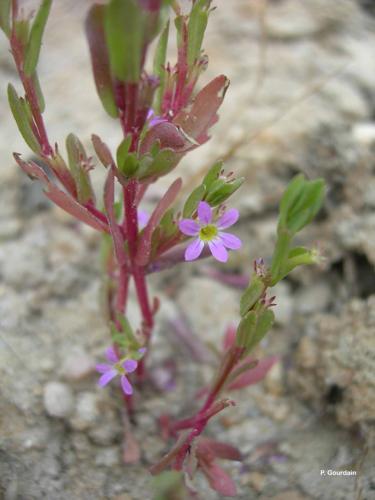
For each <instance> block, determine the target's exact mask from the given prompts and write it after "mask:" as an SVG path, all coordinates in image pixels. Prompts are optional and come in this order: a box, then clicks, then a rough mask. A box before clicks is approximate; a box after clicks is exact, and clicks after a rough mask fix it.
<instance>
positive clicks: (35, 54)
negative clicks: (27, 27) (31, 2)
mask: <svg viewBox="0 0 375 500" xmlns="http://www.w3.org/2000/svg"><path fill="white" fill-rule="evenodd" d="M51 4H52V0H42V3H41V5H40V7H39V10H38V12H37V14H36V16H35V19H34V22H33V25H32V28H31V32H30V37H29V40H28V43H27V47H26V53H25V62H24V66H23V70H24V72H25V74H26V75H27V76H31V75H32V74H33V73H34V71H35V69H36V66H37V64H38V59H39V53H40V47H41V45H42V37H43V32H44V28H45V26H46V22H47V19H48V15H49V11H50V9H51Z"/></svg>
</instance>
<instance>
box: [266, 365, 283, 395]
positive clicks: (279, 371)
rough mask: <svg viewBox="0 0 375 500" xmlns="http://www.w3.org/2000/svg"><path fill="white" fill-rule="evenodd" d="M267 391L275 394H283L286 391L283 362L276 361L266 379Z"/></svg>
mask: <svg viewBox="0 0 375 500" xmlns="http://www.w3.org/2000/svg"><path fill="white" fill-rule="evenodd" d="M264 384H265V387H266V389H267V391H268V392H269V393H270V394H272V395H273V396H281V395H282V394H283V393H284V372H283V367H282V364H281V363H280V362H279V363H275V364H274V365H273V367H272V368H271V370H270V371H269V372H268V373H267V375H266V378H265V379H264Z"/></svg>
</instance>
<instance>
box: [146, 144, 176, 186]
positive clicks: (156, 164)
mask: <svg viewBox="0 0 375 500" xmlns="http://www.w3.org/2000/svg"><path fill="white" fill-rule="evenodd" d="M178 158H179V157H178V154H176V152H175V151H173V150H172V149H169V148H165V149H161V150H160V151H159V152H158V153H157V155H156V156H155V157H154V158H152V157H150V156H149V155H145V156H144V157H143V158H142V159H141V166H140V168H139V171H138V173H137V177H138V178H139V179H141V180H145V179H148V178H151V177H154V176H158V177H160V176H161V175H165V174H167V173H168V172H170V171H171V170H172V169H173V168H174V166H175V165H176V161H178ZM146 160H147V161H146Z"/></svg>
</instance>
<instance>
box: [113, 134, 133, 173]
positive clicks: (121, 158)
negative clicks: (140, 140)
mask: <svg viewBox="0 0 375 500" xmlns="http://www.w3.org/2000/svg"><path fill="white" fill-rule="evenodd" d="M131 142H132V136H131V135H130V134H129V135H127V136H126V137H125V139H123V140H122V142H121V144H120V145H119V147H118V148H117V151H116V160H117V166H118V168H120V169H121V166H122V165H123V164H124V163H125V160H126V157H127V155H128V152H129V149H130V145H131Z"/></svg>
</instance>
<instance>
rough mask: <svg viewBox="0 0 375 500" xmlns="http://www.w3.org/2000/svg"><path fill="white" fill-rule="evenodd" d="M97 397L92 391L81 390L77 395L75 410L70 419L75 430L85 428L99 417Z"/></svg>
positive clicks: (89, 426)
mask: <svg viewBox="0 0 375 500" xmlns="http://www.w3.org/2000/svg"><path fill="white" fill-rule="evenodd" d="M98 403H99V397H98V395H97V394H95V393H93V392H81V393H80V394H78V396H77V404H76V411H75V414H74V416H73V417H72V418H71V419H70V423H71V425H72V427H73V429H75V430H80V431H83V430H87V429H89V428H91V427H93V425H94V424H95V423H96V421H97V420H98V419H99V417H100V409H99V405H98Z"/></svg>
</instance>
